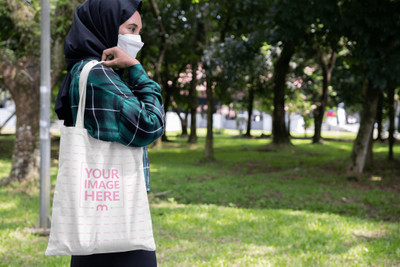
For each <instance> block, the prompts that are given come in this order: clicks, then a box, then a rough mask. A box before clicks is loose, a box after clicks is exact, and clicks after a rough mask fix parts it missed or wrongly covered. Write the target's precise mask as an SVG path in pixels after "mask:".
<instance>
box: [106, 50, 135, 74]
mask: <svg viewBox="0 0 400 267" xmlns="http://www.w3.org/2000/svg"><path fill="white" fill-rule="evenodd" d="M101 60H102V61H104V62H103V63H102V64H103V65H104V66H107V67H111V68H113V69H126V68H129V67H131V66H133V65H136V64H140V62H139V61H138V60H137V59H135V58H133V57H132V56H130V55H129V54H128V53H126V52H125V51H124V50H122V49H121V48H119V47H118V46H114V47H112V48H109V49H106V50H104V51H103V55H102V56H101Z"/></svg>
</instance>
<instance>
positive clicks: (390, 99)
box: [388, 86, 395, 160]
mask: <svg viewBox="0 0 400 267" xmlns="http://www.w3.org/2000/svg"><path fill="white" fill-rule="evenodd" d="M394 95H395V87H394V86H389V88H388V102H389V157H388V158H389V160H394V156H393V146H394V142H395V138H394V117H395V114H394V113H395V107H394Z"/></svg>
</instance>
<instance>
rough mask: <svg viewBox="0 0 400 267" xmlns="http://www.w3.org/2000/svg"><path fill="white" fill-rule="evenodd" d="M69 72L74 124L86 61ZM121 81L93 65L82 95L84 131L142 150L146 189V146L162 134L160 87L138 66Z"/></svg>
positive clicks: (104, 69) (115, 75) (162, 119)
mask: <svg viewBox="0 0 400 267" xmlns="http://www.w3.org/2000/svg"><path fill="white" fill-rule="evenodd" d="M89 61H90V60H89V59H88V60H82V61H80V62H78V63H76V64H75V66H74V67H73V68H72V70H71V79H72V81H71V87H70V103H71V109H72V115H73V120H74V122H75V121H76V114H77V111H78V104H79V76H80V73H81V71H82V69H83V67H84V66H85V64H86V63H87V62H89ZM128 73H129V81H128V82H125V81H123V80H122V79H121V78H120V76H119V75H118V74H117V73H115V72H114V71H113V70H112V69H111V68H108V67H105V66H103V65H101V64H98V65H96V66H95V67H93V69H92V70H91V71H90V73H89V77H88V82H87V92H86V108H85V128H86V129H87V130H88V132H89V134H90V135H91V136H92V137H94V138H97V139H100V140H103V141H110V142H118V143H121V144H123V145H126V146H132V147H144V149H143V165H144V166H143V167H144V174H145V181H146V187H147V190H150V187H149V183H150V172H149V159H148V152H147V147H146V146H147V145H149V144H151V143H152V142H154V141H155V140H156V139H157V138H159V137H160V136H161V135H162V134H163V132H164V117H165V114H164V108H163V101H162V97H161V88H160V86H159V85H158V84H157V83H156V82H154V81H152V80H151V79H150V78H149V77H148V76H147V74H146V71H145V70H144V69H143V67H142V65H140V64H137V65H134V66H132V67H130V68H129V69H128Z"/></svg>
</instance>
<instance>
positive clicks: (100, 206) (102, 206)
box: [96, 205, 108, 211]
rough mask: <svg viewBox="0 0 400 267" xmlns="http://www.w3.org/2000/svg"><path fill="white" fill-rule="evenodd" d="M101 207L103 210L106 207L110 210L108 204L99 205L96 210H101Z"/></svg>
mask: <svg viewBox="0 0 400 267" xmlns="http://www.w3.org/2000/svg"><path fill="white" fill-rule="evenodd" d="M99 209H101V211H103V210H104V209H106V210H108V207H107V205H97V208H96V210H99Z"/></svg>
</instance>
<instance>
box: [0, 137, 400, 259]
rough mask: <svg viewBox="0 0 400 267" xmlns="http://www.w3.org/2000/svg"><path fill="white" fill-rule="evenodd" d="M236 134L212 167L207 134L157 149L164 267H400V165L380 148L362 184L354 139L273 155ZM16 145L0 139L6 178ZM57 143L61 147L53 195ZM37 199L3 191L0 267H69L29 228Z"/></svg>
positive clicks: (154, 170) (29, 187)
mask: <svg viewBox="0 0 400 267" xmlns="http://www.w3.org/2000/svg"><path fill="white" fill-rule="evenodd" d="M235 134H237V132H230V131H225V132H222V133H216V135H215V157H216V159H217V160H216V161H215V162H202V161H201V160H200V159H201V158H202V155H203V148H204V132H202V131H200V139H199V142H198V143H197V144H187V143H186V139H182V138H178V137H175V136H176V133H169V138H170V140H171V142H168V143H164V144H163V148H162V149H161V150H154V149H150V162H151V164H150V167H151V188H152V190H151V192H150V193H149V199H150V203H151V212H152V220H153V228H154V235H155V240H156V244H157V257H158V263H159V266H173V267H175V266H400V224H399V222H400V194H399V193H400V167H399V163H400V161H398V160H397V161H393V162H389V161H387V159H386V158H387V145H386V144H383V143H376V144H375V145H374V160H375V162H374V165H373V166H368V167H367V170H366V172H365V175H364V176H363V177H362V180H361V181H358V182H356V181H351V180H347V179H346V176H345V167H346V164H347V161H348V159H349V155H350V151H351V148H352V142H350V141H348V140H347V141H345V140H344V141H338V140H335V141H333V140H330V141H325V142H324V144H323V145H312V144H310V140H307V139H293V140H292V141H293V144H294V146H291V147H288V148H285V149H281V150H277V151H275V150H271V149H269V148H268V147H267V144H268V143H269V142H270V140H269V139H261V138H252V139H243V138H237V136H235ZM256 134H257V133H256ZM323 136H325V137H335V138H338V137H339V138H341V139H352V138H354V136H353V135H351V134H338V133H334V134H331V135H329V133H324V134H323ZM13 138H14V137H13V135H6V136H0V147H2V150H0V177H3V176H5V175H7V173H8V171H9V169H10V167H11V160H10V155H11V152H12V146H13ZM57 145H58V144H57V137H54V138H53V146H52V169H51V180H52V191H54V186H55V180H56V173H57V163H58V162H57V151H58V147H57ZM395 158H397V159H400V148H399V147H398V146H396V147H395ZM38 192H39V191H38V185H37V184H32V183H30V184H29V183H26V184H14V185H13V186H10V187H7V188H0V266H57V267H58V266H69V259H70V258H69V257H68V256H50V257H46V256H44V251H45V249H46V246H47V237H45V236H39V235H35V234H32V233H31V232H30V231H29V230H28V228H31V227H32V226H33V225H34V224H35V223H36V220H37V219H38V210H39V207H38V202H39V199H38Z"/></svg>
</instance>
